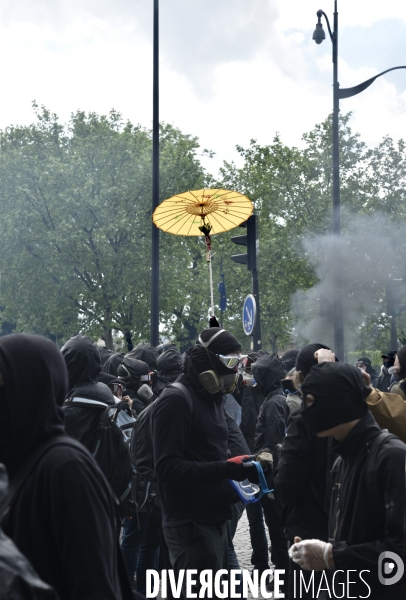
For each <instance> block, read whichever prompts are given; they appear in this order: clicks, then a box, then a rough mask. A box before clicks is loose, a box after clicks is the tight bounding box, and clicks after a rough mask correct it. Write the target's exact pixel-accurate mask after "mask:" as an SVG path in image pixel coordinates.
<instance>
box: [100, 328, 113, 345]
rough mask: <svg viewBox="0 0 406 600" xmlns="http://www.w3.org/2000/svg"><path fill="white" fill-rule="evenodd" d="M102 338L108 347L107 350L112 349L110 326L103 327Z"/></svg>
mask: <svg viewBox="0 0 406 600" xmlns="http://www.w3.org/2000/svg"><path fill="white" fill-rule="evenodd" d="M102 340H104V343H105V344H106V348H109V350H114V344H113V330H112V329H111V328H110V327H103V333H102Z"/></svg>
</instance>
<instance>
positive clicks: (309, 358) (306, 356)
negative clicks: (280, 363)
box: [296, 344, 337, 377]
mask: <svg viewBox="0 0 406 600" xmlns="http://www.w3.org/2000/svg"><path fill="white" fill-rule="evenodd" d="M322 348H325V349H326V350H330V348H329V347H328V346H325V345H324V344H309V345H308V346H305V347H304V348H302V350H301V351H300V352H299V354H298V355H297V358H296V371H300V373H302V375H303V377H307V375H308V374H309V373H310V369H311V368H312V367H314V366H315V365H317V364H318V363H317V359H316V358H315V357H314V353H315V352H316V351H317V350H321V349H322ZM336 361H337V358H336Z"/></svg>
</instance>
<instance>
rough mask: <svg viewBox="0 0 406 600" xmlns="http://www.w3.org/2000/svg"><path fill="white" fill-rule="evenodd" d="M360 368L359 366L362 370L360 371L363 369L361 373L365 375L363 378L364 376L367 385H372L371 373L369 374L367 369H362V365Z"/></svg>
mask: <svg viewBox="0 0 406 600" xmlns="http://www.w3.org/2000/svg"><path fill="white" fill-rule="evenodd" d="M358 368H359V370H360V371H361V373H362V376H363V378H364V381H365V385H366V386H367V387H371V376H370V374H369V373H367V372H366V371H365V369H361V368H360V367H358Z"/></svg>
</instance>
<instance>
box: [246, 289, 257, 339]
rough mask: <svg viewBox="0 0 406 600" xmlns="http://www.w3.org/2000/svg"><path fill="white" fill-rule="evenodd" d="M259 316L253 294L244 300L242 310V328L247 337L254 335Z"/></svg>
mask: <svg viewBox="0 0 406 600" xmlns="http://www.w3.org/2000/svg"><path fill="white" fill-rule="evenodd" d="M256 316H257V303H256V302H255V298H254V296H253V295H252V294H248V296H247V297H246V298H245V300H244V306H243V308H242V326H243V328H244V333H245V335H252V334H253V333H254V327H255V319H256Z"/></svg>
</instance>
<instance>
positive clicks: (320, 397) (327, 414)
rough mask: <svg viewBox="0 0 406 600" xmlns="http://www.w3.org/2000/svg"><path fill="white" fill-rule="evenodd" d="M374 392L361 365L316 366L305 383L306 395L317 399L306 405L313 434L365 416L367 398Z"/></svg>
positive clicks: (307, 420) (305, 413) (305, 414)
mask: <svg viewBox="0 0 406 600" xmlns="http://www.w3.org/2000/svg"><path fill="white" fill-rule="evenodd" d="M370 393H371V390H370V388H367V387H366V385H365V381H364V378H363V376H362V374H361V372H360V370H359V369H358V368H357V367H354V366H352V365H347V364H341V363H331V362H323V363H320V364H317V365H315V366H314V367H312V368H311V370H310V373H309V374H308V375H307V377H306V379H305V381H304V383H303V384H302V394H303V398H304V399H306V396H307V394H310V395H312V396H313V397H314V403H313V404H312V405H311V406H309V407H307V408H304V409H302V417H303V420H304V422H305V425H306V429H307V432H308V434H309V437H310V436H312V435H314V434H316V433H321V432H322V431H327V430H328V429H331V428H332V427H336V426H337V425H341V424H342V423H349V422H350V421H355V420H356V419H361V418H362V417H363V416H364V415H365V414H366V413H367V412H368V405H367V403H366V400H365V399H366V397H367V396H368V395H369V394H370Z"/></svg>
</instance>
